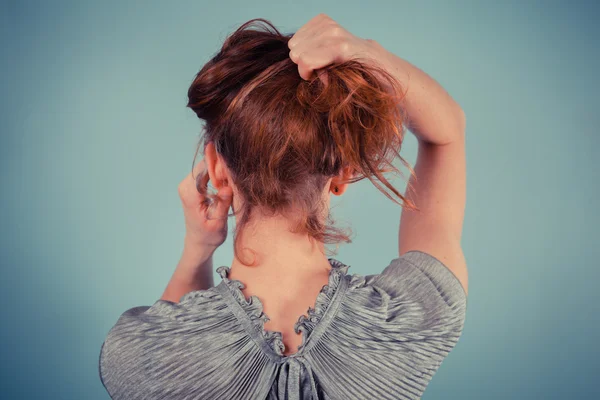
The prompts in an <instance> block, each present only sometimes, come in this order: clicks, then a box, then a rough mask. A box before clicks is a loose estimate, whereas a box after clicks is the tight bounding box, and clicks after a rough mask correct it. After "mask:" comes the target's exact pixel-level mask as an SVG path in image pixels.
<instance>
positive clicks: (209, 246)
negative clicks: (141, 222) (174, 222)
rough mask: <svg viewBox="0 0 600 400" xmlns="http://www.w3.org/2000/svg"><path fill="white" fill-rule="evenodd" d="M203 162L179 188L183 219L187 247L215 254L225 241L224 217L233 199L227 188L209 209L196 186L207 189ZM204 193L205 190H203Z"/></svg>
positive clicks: (225, 187) (220, 191)
mask: <svg viewBox="0 0 600 400" xmlns="http://www.w3.org/2000/svg"><path fill="white" fill-rule="evenodd" d="M209 179H210V178H209V175H208V171H207V169H206V163H205V161H204V160H201V161H200V162H198V164H196V165H195V166H194V170H193V172H192V173H190V174H189V175H188V176H186V177H185V179H184V180H183V181H181V183H180V184H179V186H178V192H179V197H180V199H181V203H182V206H183V213H184V217H185V230H186V235H185V241H186V245H190V246H194V247H196V246H197V247H203V248H204V249H205V250H209V251H210V250H212V251H214V250H215V249H216V248H217V247H219V246H220V245H221V244H223V242H224V241H225V239H227V215H228V213H229V208H230V207H231V203H232V200H233V191H232V189H231V187H230V186H223V187H222V188H221V189H220V190H219V191H218V193H217V195H218V196H219V200H218V201H216V202H215V203H214V204H211V205H210V206H209V203H208V202H207V199H206V197H204V196H203V195H201V194H200V193H199V192H198V186H200V185H202V187H204V188H206V187H207V185H208V181H209ZM205 193H206V191H205Z"/></svg>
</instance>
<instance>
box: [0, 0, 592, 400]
mask: <svg viewBox="0 0 600 400" xmlns="http://www.w3.org/2000/svg"><path fill="white" fill-rule="evenodd" d="M0 4H1V6H0V44H1V46H0V48H1V50H0V51H1V53H2V57H1V58H0V63H1V64H0V68H1V71H2V79H1V86H0V88H1V90H2V97H1V99H0V102H1V108H0V130H1V136H0V138H1V141H0V179H1V181H0V187H1V190H2V192H1V193H2V196H1V207H0V221H1V225H0V226H1V228H0V229H1V230H0V237H1V245H0V246H1V247H0V254H1V255H0V257H1V258H0V261H1V271H2V272H1V274H2V275H1V279H0V296H1V302H2V307H3V310H2V321H3V322H2V327H1V340H0V343H1V344H0V346H1V354H2V363H1V375H0V379H1V384H0V390H1V392H0V397H2V398H6V399H38V398H39V399H41V398H44V399H107V398H108V395H107V394H106V393H105V391H104V389H103V387H102V385H101V383H100V380H99V377H98V356H99V351H100V346H101V343H102V341H103V340H104V337H105V335H106V334H107V332H108V330H109V329H110V328H111V327H112V325H113V324H114V323H115V322H116V320H117V318H118V316H119V315H120V313H121V312H123V311H124V310H126V309H127V308H130V307H133V306H136V305H151V304H153V303H154V302H155V301H156V300H157V299H158V298H159V297H160V296H161V294H162V291H163V290H164V288H165V287H166V284H167V282H168V280H169V278H170V276H171V273H172V272H173V270H174V267H175V265H176V263H177V261H178V259H179V256H180V254H181V250H182V240H183V234H184V225H183V214H182V212H181V209H180V203H179V198H178V195H177V185H178V183H179V181H180V180H181V179H183V177H184V176H185V175H186V174H187V173H188V172H189V171H190V168H191V165H192V159H193V156H194V150H195V144H196V142H197V139H198V135H199V132H200V122H199V121H198V120H197V119H196V118H195V116H194V115H193V113H192V112H191V111H190V110H189V109H186V108H185V104H186V93H187V88H188V86H189V84H190V83H191V80H192V78H193V76H194V74H195V73H196V72H197V71H198V70H199V69H200V67H201V66H202V65H203V64H204V63H205V62H206V61H208V59H209V58H210V56H211V55H212V54H213V53H214V52H215V51H216V50H217V49H218V48H219V46H220V44H221V43H222V41H223V39H224V38H225V37H226V35H227V34H229V33H230V32H232V31H233V30H234V29H235V28H236V27H237V26H239V25H240V24H241V23H243V22H245V21H246V20H248V19H251V18H255V17H264V18H268V19H270V20H272V21H273V22H274V23H275V24H276V25H277V26H278V27H280V28H281V29H282V30H284V31H289V32H291V31H295V30H296V29H298V28H299V27H300V26H301V25H303V24H304V23H305V22H307V21H308V20H309V19H310V18H312V17H313V16H315V15H316V14H318V13H320V12H324V13H327V14H328V15H330V16H331V17H332V18H334V19H336V20H337V21H338V22H339V23H341V24H342V25H343V26H345V27H346V28H348V29H349V30H350V31H351V32H353V33H355V34H357V35H359V36H361V37H368V38H372V39H375V40H377V41H379V42H380V43H381V44H382V45H383V46H384V47H386V48H387V49H389V50H391V51H393V52H394V53H396V54H398V55H400V56H401V57H404V58H406V59H407V60H409V61H410V62H412V63H414V64H416V65H417V66H419V67H420V68H422V69H423V70H424V71H426V72H427V73H429V74H430V75H431V76H433V77H434V78H435V79H436V80H438V81H439V82H440V83H441V84H442V85H443V86H444V87H445V88H446V89H447V90H448V92H449V93H450V94H451V95H452V96H453V97H454V98H455V99H456V100H457V101H458V102H459V103H460V104H461V106H462V107H463V109H464V110H465V112H466V115H467V168H468V177H467V184H468V193H467V208H466V220H465V225H464V237H463V245H464V251H465V255H466V258H467V263H468V267H469V273H470V290H469V295H470V296H469V309H468V315H467V321H466V324H465V329H464V333H463V336H462V338H461V340H460V342H459V343H458V345H457V346H456V348H455V349H454V351H453V352H452V353H451V354H450V356H449V357H448V358H447V359H446V360H445V361H444V363H443V365H442V366H441V368H440V369H439V371H438V373H437V374H436V376H435V377H434V379H433V381H432V382H431V383H430V385H429V387H428V389H427V391H426V392H425V395H424V397H423V398H424V399H483V398H485V399H489V400H492V399H503V400H504V399H533V398H538V399H542V398H543V399H566V398H580V399H583V398H590V399H591V398H598V396H600V388H599V387H598V385H597V384H596V382H595V381H596V380H597V379H596V378H597V373H598V371H599V370H600V365H599V364H600V362H599V360H600V357H599V356H600V352H599V351H598V340H597V339H598V337H600V332H599V330H600V329H599V327H600V321H599V316H598V311H597V310H598V308H597V302H598V300H599V296H598V289H597V287H598V282H599V280H600V272H599V270H600V265H599V264H600V262H599V261H598V260H599V259H600V245H599V243H598V242H599V238H600V234H599V233H598V226H599V225H600V218H599V216H598V215H599V214H598V210H597V205H598V204H599V201H598V195H599V191H600V174H599V172H600V166H599V165H598V161H597V158H596V157H595V156H596V152H597V149H598V146H599V145H600V137H599V131H598V125H599V124H600V118H599V110H598V107H599V105H600V102H599V101H598V93H599V92H600V84H599V79H598V76H597V73H598V71H600V57H599V47H598V41H599V39H600V35H599V31H600V29H599V25H598V24H597V20H598V17H599V9H600V8H599V7H598V5H597V4H598V3H594V2H582V1H579V2H566V1H564V2H556V1H472V2H467V1H454V2H447V1H386V2H384V1H369V2H367V1H364V2H358V1H347V0H345V1H329V2H323V1H314V2H306V1H294V2H292V1H256V0H255V1H252V2H246V1H220V2H203V1H189V2H184V1H173V2H159V1H137V2H136V1H118V2H117V1H113V2H108V1H97V2H84V1H73V2H58V1H54V2H51V1H40V2H34V1H6V0H2V1H0ZM403 155H404V157H405V158H406V159H407V160H408V161H409V162H410V163H411V165H414V161H415V157H416V140H415V139H414V137H413V136H412V135H408V136H407V139H406V143H405V147H404V149H403ZM395 182H396V184H397V185H398V186H401V188H402V189H404V187H405V184H406V181H405V180H402V179H396V180H395ZM333 204H334V205H335V209H334V216H335V217H336V218H337V221H338V222H339V223H340V224H349V225H350V226H351V227H352V228H353V231H354V241H353V243H352V244H349V245H342V246H341V248H340V251H339V253H338V254H337V255H336V256H335V257H336V258H338V259H339V260H341V261H342V262H345V263H347V264H350V265H351V268H350V270H349V272H353V273H360V274H371V273H377V272H380V271H381V270H382V269H383V268H384V267H385V266H386V265H387V264H388V263H389V261H390V260H391V259H393V258H395V257H396V256H397V253H396V251H397V229H398V219H399V215H400V208H399V206H398V205H396V204H394V203H392V202H391V201H389V200H388V199H387V198H386V197H385V196H384V195H383V194H381V193H380V192H378V191H377V189H376V188H375V187H373V186H372V185H371V184H370V183H369V181H364V182H360V183H358V184H356V185H354V186H352V187H350V188H349V190H348V192H347V193H346V195H344V196H342V198H341V199H339V201H338V199H335V200H334V203H333ZM230 226H231V225H230ZM232 257H233V253H232V241H231V238H229V239H228V240H227V242H226V243H225V244H224V245H223V247H222V248H221V249H219V250H218V251H217V253H216V255H215V268H216V267H217V266H218V265H229V263H230V262H231V260H232ZM215 281H216V283H218V282H219V280H218V279H217V275H216V273H215Z"/></svg>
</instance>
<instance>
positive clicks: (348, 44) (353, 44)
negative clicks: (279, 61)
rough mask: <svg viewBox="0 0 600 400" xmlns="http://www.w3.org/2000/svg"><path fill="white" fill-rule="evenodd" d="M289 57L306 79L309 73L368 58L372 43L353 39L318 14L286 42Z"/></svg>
mask: <svg viewBox="0 0 600 400" xmlns="http://www.w3.org/2000/svg"><path fill="white" fill-rule="evenodd" d="M288 47H289V48H290V58H291V59H292V61H293V62H294V63H296V64H298V72H299V73H300V76H301V77H302V78H304V79H306V80H309V79H310V78H311V76H312V74H313V70H316V69H319V68H323V67H326V66H327V65H329V64H332V63H340V62H344V61H347V60H350V59H352V58H366V59H369V58H371V57H372V53H373V52H374V50H375V47H374V45H373V41H372V40H369V39H361V38H359V37H357V36H354V35H353V34H351V33H350V32H348V31H347V30H346V29H344V28H342V27H341V26H340V25H339V24H338V23H337V22H335V21H334V20H333V19H331V18H330V17H329V16H327V15H325V14H319V15H317V16H316V17H314V18H313V19H311V20H310V21H308V22H307V23H306V24H305V25H304V26H302V27H301V28H300V29H298V31H297V32H296V33H295V34H294V36H292V38H291V39H290V40H289V42H288Z"/></svg>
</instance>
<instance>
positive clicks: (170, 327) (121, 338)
mask: <svg viewBox="0 0 600 400" xmlns="http://www.w3.org/2000/svg"><path fill="white" fill-rule="evenodd" d="M221 309H222V305H221V302H220V300H219V297H218V295H217V294H216V292H215V291H213V290H207V291H196V292H190V293H189V294H187V295H185V296H184V297H182V300H181V302H180V303H174V302H170V301H166V300H158V301H156V302H155V303H154V304H153V305H152V306H137V307H133V308H130V309H128V310H126V311H124V312H123V313H121V315H120V316H119V318H118V319H117V321H116V323H114V325H113V326H112V328H111V329H110V330H109V332H108V334H107V335H106V337H105V340H104V342H103V343H102V346H101V349H100V355H99V359H98V372H99V375H100V380H101V382H102V384H103V386H104V388H105V390H106V391H107V393H108V394H109V395H110V397H111V399H113V400H120V399H127V400H137V399H144V400H148V399H155V398H156V399H158V398H178V397H177V396H178V391H179V390H190V391H191V390H194V388H190V387H189V385H192V386H193V385H194V384H197V383H198V382H197V381H194V380H193V379H191V380H189V381H183V382H181V384H179V383H178V381H177V379H175V377H177V376H179V375H178V374H177V371H179V370H181V369H184V370H186V368H187V371H190V370H191V371H202V368H200V367H197V366H196V367H195V366H194V365H195V363H197V362H199V361H198V360H205V357H207V356H210V354H211V351H212V350H211V349H214V347H215V346H214V340H215V335H216V334H219V335H220V334H222V332H214V331H215V329H214V328H213V326H214V324H215V323H217V322H218V321H219V318H220V310H221ZM224 325H225V327H224V329H232V327H231V326H230V325H229V324H224ZM205 364H208V365H209V366H212V364H210V363H207V362H205ZM188 373H189V374H190V376H192V377H193V372H188ZM186 385H188V386H186ZM196 390H197V389H196Z"/></svg>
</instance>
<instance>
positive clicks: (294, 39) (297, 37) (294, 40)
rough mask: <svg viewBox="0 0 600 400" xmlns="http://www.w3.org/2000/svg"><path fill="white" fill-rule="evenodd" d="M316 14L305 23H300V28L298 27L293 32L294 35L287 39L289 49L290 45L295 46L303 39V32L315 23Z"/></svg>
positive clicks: (316, 20)
mask: <svg viewBox="0 0 600 400" xmlns="http://www.w3.org/2000/svg"><path fill="white" fill-rule="evenodd" d="M317 17H318V15H317V16H316V17H313V18H311V19H310V21H308V22H307V23H305V24H304V25H302V26H301V27H300V29H298V30H297V31H296V33H294V35H293V36H292V37H291V38H290V40H288V47H289V48H290V49H291V48H292V47H294V46H296V45H297V44H298V43H301V42H302V41H304V38H305V36H304V35H305V33H306V32H307V31H308V30H310V29H311V28H312V27H313V25H315V23H316V22H318V18H317Z"/></svg>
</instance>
